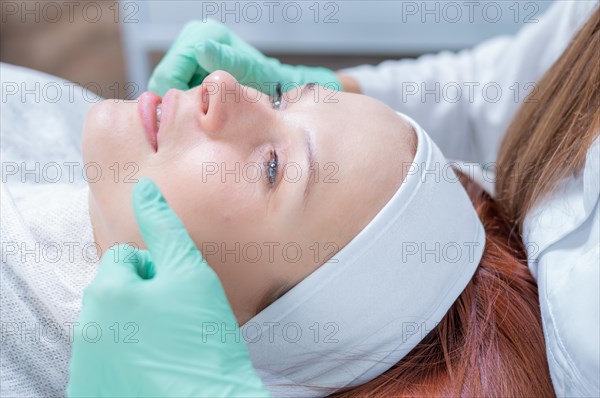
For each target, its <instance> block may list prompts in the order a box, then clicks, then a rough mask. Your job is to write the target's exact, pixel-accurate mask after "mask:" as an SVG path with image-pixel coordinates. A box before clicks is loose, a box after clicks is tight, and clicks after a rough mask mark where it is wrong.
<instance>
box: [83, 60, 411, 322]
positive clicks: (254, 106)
mask: <svg viewBox="0 0 600 398" xmlns="http://www.w3.org/2000/svg"><path fill="white" fill-rule="evenodd" d="M144 98H145V99H144ZM148 99H150V100H148ZM145 106H146V107H147V108H146V110H143V111H141V112H140V109H144V107H145ZM161 106H162V116H161V121H160V130H159V132H158V136H157V137H156V143H153V142H152V141H153V139H154V138H152V136H153V134H151V132H152V130H153V129H154V120H153V117H152V115H154V112H155V107H154V104H153V103H152V96H146V95H144V96H142V97H140V99H139V101H115V100H106V101H104V102H101V103H99V104H97V105H96V106H95V107H94V108H93V109H92V110H91V112H90V113H89V115H88V117H87V120H86V125H85V131H84V139H83V154H84V161H85V162H86V163H91V162H94V163H95V166H96V167H95V169H99V170H101V173H102V177H100V178H98V179H97V180H96V179H95V178H94V176H91V175H89V174H91V173H89V174H88V180H90V192H91V193H90V215H91V219H92V224H93V226H94V234H95V238H96V240H97V243H98V244H99V245H100V247H101V248H102V249H103V250H106V249H107V248H108V247H110V246H111V245H113V244H114V243H117V242H119V243H123V242H132V243H134V244H136V245H138V246H139V247H141V248H144V247H145V245H144V242H143V240H142V238H141V235H140V232H139V230H138V228H137V224H136V222H135V219H134V216H133V209H132V206H131V190H132V188H133V184H134V182H135V181H136V180H137V179H139V178H141V177H148V178H150V179H152V180H154V181H155V182H156V184H157V185H158V186H159V187H160V189H161V191H162V193H163V195H164V196H165V198H166V200H167V202H168V203H169V204H170V205H171V207H172V208H173V210H174V211H175V212H176V213H177V214H178V215H179V217H180V218H181V219H182V220H183V222H184V224H185V226H186V228H187V230H188V232H189V234H190V236H191V237H192V239H193V240H194V242H195V243H196V245H197V246H198V248H199V249H200V250H201V251H202V252H203V254H204V256H205V258H206V260H207V262H208V264H209V265H210V266H211V267H212V268H213V269H214V270H215V271H216V273H217V274H218V275H219V278H220V279H221V282H222V283H223V286H224V289H225V292H226V294H227V297H228V299H229V301H230V303H231V305H232V308H233V310H234V312H235V315H236V317H237V319H238V321H239V322H240V324H243V323H244V322H246V321H247V320H248V319H250V318H251V317H252V316H254V315H255V314H256V312H257V309H258V308H259V307H261V306H262V305H264V304H268V302H264V300H265V299H266V300H267V301H269V300H271V299H272V297H273V295H276V294H277V293H278V291H281V290H282V289H285V288H286V287H290V286H293V285H295V284H296V283H298V282H300V281H301V280H302V279H303V278H305V277H306V276H307V275H308V274H310V273H311V272H312V271H314V270H315V269H316V268H317V267H319V266H320V265H321V264H323V263H324V262H325V261H326V260H327V259H328V258H329V257H331V256H332V255H333V254H334V253H335V252H337V251H339V250H340V249H341V248H343V247H344V246H345V245H346V244H347V243H348V242H349V241H350V240H351V239H352V238H353V237H354V236H356V235H357V234H358V232H360V230H361V229H362V228H363V227H364V226H366V224H368V222H369V221H370V220H371V219H372V218H373V217H374V216H375V215H376V214H377V213H378V211H379V210H380V209H381V208H382V207H383V206H384V205H385V203H386V202H387V201H388V200H389V199H390V198H391V196H392V195H393V194H394V192H395V191H396V190H397V188H398V187H399V185H400V184H401V182H402V180H403V178H404V171H405V169H406V167H404V166H405V165H406V164H407V163H409V162H411V161H412V159H413V156H414V153H413V147H414V145H415V140H416V138H415V137H414V135H413V133H412V130H411V128H410V127H409V125H408V124H407V123H406V122H405V121H404V120H403V119H401V118H400V117H399V116H398V115H397V114H396V113H395V112H394V111H393V110H392V109H390V108H388V107H387V106H386V105H384V104H382V103H380V102H379V101H377V100H374V99H371V98H369V97H366V96H362V95H356V94H347V93H341V92H335V91H332V90H327V89H325V88H322V87H320V86H310V85H309V86H304V87H301V88H297V89H293V90H291V91H289V92H287V93H286V94H284V95H283V97H282V103H281V106H280V107H279V109H274V107H273V102H272V98H271V97H269V96H267V95H265V94H261V93H260V92H258V91H256V90H254V89H252V88H250V87H246V86H242V85H240V84H239V83H238V82H237V81H236V80H235V79H234V78H233V77H232V76H231V75H229V74H228V73H226V72H223V71H217V72H214V73H212V74H211V75H209V76H208V77H207V78H206V79H205V81H204V83H203V84H202V85H201V86H199V87H196V88H194V89H192V90H189V91H177V90H171V91H169V92H168V93H167V94H166V95H165V97H164V99H163V101H162V105H161ZM148 109H150V111H148ZM142 115H145V116H142ZM144 119H145V121H144ZM145 125H146V126H147V128H145ZM88 170H90V169H88ZM93 178H94V180H93V181H94V182H92V179H93Z"/></svg>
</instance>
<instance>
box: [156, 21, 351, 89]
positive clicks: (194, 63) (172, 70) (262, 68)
mask: <svg viewBox="0 0 600 398" xmlns="http://www.w3.org/2000/svg"><path fill="white" fill-rule="evenodd" d="M216 70H225V71H227V72H229V73H230V74H231V75H233V77H235V78H236V79H237V80H238V81H239V82H240V83H241V84H243V85H250V86H252V87H254V88H256V89H259V90H260V91H262V92H263V93H266V94H269V95H272V94H273V92H274V89H275V85H276V84H277V83H278V82H280V83H282V88H283V89H284V91H287V90H291V89H293V88H295V87H297V86H298V85H303V84H307V83H317V84H319V85H321V86H324V87H327V88H332V89H335V90H338V91H341V84H340V81H339V79H338V77H337V75H336V74H335V73H334V72H333V71H332V70H330V69H327V68H322V67H308V66H292V65H286V64H282V63H281V62H280V61H279V60H277V59H275V58H269V57H266V56H265V55H263V54H262V53H261V52H260V51H258V50H257V49H255V48H254V47H252V46H251V45H249V44H248V43H246V42H245V41H244V40H242V39H241V38H239V37H238V36H237V35H236V34H234V33H233V32H231V31H230V30H229V29H228V28H227V27H226V26H225V25H223V24H221V23H219V22H216V21H213V20H207V21H206V22H200V21H193V22H189V23H188V24H187V25H186V26H185V27H184V28H183V30H182V31H181V33H180V35H179V37H178V38H177V40H175V43H173V45H172V46H171V48H170V49H169V51H168V52H167V54H166V55H165V57H164V58H163V60H162V61H161V62H160V63H159V64H158V66H157V67H156V69H155V70H154V73H153V74H152V77H151V78H150V82H149V83H148V87H149V89H150V90H151V91H154V92H155V93H157V94H159V95H164V93H165V92H166V91H167V90H168V89H169V88H177V89H181V90H186V89H188V88H192V87H195V86H197V85H199V84H200V83H202V81H203V80H204V78H205V77H206V76H207V75H208V74H209V73H211V72H214V71H216Z"/></svg>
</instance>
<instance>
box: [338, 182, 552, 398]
mask: <svg viewBox="0 0 600 398" xmlns="http://www.w3.org/2000/svg"><path fill="white" fill-rule="evenodd" d="M461 181H462V182H463V185H464V186H465V188H466V190H467V192H468V194H469V197H470V198H471V200H472V201H473V204H474V206H475V208H476V210H477V213H478V214H479V217H480V218H481V220H482V223H483V225H484V228H485V231H486V234H487V237H486V247H485V250H484V253H483V257H482V259H481V262H480V265H479V267H478V269H477V271H476V272H475V274H474V276H473V278H472V280H471V281H470V282H469V284H468V285H467V286H466V288H465V289H464V291H463V292H462V293H461V295H460V296H459V298H458V299H457V300H456V302H455V303H454V304H453V305H452V307H451V308H450V310H449V311H448V313H447V314H446V316H445V317H444V318H443V319H442V320H441V321H440V323H439V324H438V325H437V327H436V328H434V329H433V330H432V331H431V332H430V333H429V334H428V335H427V336H426V337H425V339H424V340H423V341H421V342H420V343H419V344H418V345H417V346H416V347H415V348H414V349H413V350H412V351H411V352H410V353H409V354H408V355H407V356H406V357H405V358H403V359H402V360H401V361H400V362H398V363H397V364H396V365H394V366H393V367H392V368H391V369H390V370H388V371H387V372H386V373H384V374H382V375H381V376H379V377H378V378H376V379H374V380H372V381H370V382H368V383H366V384H364V385H361V386H359V387H356V388H353V389H351V390H348V391H344V392H341V393H337V394H334V396H336V397H343V398H351V397H352V398H357V397H361V398H362V397H382V398H383V397H385V398H387V397H398V396H412V397H442V396H443V397H447V396H453V397H549V396H554V390H553V387H552V382H551V379H550V373H549V369H548V363H547V359H546V349H545V343H544V336H543V333H542V321H541V316H540V309H539V302H538V292H537V285H536V283H535V280H534V279H533V276H532V275H531V273H530V272H529V269H528V268H527V265H526V253H525V249H524V247H523V244H522V243H521V240H520V239H519V236H518V235H516V234H512V233H511V230H513V228H512V225H511V224H510V223H509V222H508V221H507V219H506V217H504V216H503V215H502V214H501V212H500V210H499V207H498V205H497V204H496V202H495V201H494V200H493V199H492V198H491V197H490V196H489V195H488V194H487V193H485V192H484V191H483V189H482V188H481V187H480V186H479V185H477V184H476V183H474V182H473V181H470V180H468V179H467V178H466V177H465V176H462V175H461Z"/></svg>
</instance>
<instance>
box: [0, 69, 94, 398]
mask: <svg viewBox="0 0 600 398" xmlns="http://www.w3.org/2000/svg"><path fill="white" fill-rule="evenodd" d="M0 76H1V79H2V87H3V93H2V95H3V98H2V112H1V113H0V132H1V136H0V137H1V140H2V145H1V151H2V184H1V190H2V192H1V197H0V201H1V214H2V222H1V239H2V249H1V257H2V268H1V269H0V319H1V338H0V344H1V349H0V363H1V374H0V396H2V397H37V396H39V397H58V396H64V394H65V392H64V391H65V387H66V383H67V377H68V373H67V372H68V363H69V357H70V342H71V339H70V338H71V336H72V334H73V333H81V332H82V327H83V325H79V326H77V325H73V324H72V322H74V320H75V319H76V317H77V314H78V312H79V308H80V302H81V296H82V290H83V287H84V286H85V285H87V284H88V283H89V282H90V281H91V279H92V278H93V276H94V275H95V271H96V267H97V260H98V253H97V250H96V247H95V245H94V244H93V235H92V229H91V224H90V220H89V216H88V202H87V199H88V195H87V194H88V188H87V184H86V182H85V181H84V179H83V173H82V165H81V162H82V160H81V152H80V135H81V131H82V127H83V121H84V117H85V115H86V114H87V111H88V109H89V107H90V106H91V105H92V104H93V103H94V102H95V100H97V98H96V97H95V96H94V95H93V94H92V93H87V92H85V97H83V96H82V94H83V93H84V91H83V89H81V88H77V89H75V88H73V86H72V85H71V86H70V87H71V90H73V92H72V94H73V96H72V97H70V96H69V95H68V92H67V91H64V92H62V93H60V94H61V96H60V97H56V98H58V99H57V100H56V101H55V102H49V101H47V99H48V98H49V97H48V96H49V95H52V96H54V94H51V93H50V91H48V90H49V87H50V88H52V87H54V88H56V87H63V88H64V89H65V90H69V85H70V84H69V83H68V82H65V81H64V80H62V79H58V78H56V77H53V76H49V75H45V74H42V73H39V72H35V71H31V70H28V69H25V68H20V67H15V66H11V65H7V64H0ZM63 83H67V85H63ZM15 87H16V88H17V92H16V93H15V95H9V94H8V92H9V91H10V90H12V88H15ZM44 87H46V88H44ZM5 88H6V89H7V90H9V91H7V90H5ZM43 90H46V93H45V94H44V91H43ZM25 92H28V93H29V94H27V95H25ZM45 95H46V97H44V96H45ZM53 98H55V97H53ZM86 99H88V100H86ZM65 162H72V164H71V166H70V167H71V168H70V169H69V166H65ZM57 170H60V171H57ZM69 170H72V171H73V173H72V176H69V175H68V174H69Z"/></svg>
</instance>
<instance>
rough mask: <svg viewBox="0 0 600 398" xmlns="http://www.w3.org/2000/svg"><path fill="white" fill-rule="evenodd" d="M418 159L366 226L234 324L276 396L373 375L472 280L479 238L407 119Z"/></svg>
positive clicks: (444, 172)
mask: <svg viewBox="0 0 600 398" xmlns="http://www.w3.org/2000/svg"><path fill="white" fill-rule="evenodd" d="M401 117H404V118H406V119H407V120H408V121H409V122H410V123H411V124H412V125H413V127H414V129H415V130H416V132H417V137H418V145H417V153H416V155H415V158H414V160H413V161H412V162H407V165H406V166H407V170H409V171H408V173H407V177H406V178H405V180H404V181H403V182H402V185H401V186H400V188H399V189H398V190H397V191H396V193H395V194H394V196H393V197H392V198H391V199H390V200H389V202H388V203H387V204H386V205H385V206H384V208H383V209H382V210H381V211H380V212H379V213H378V214H377V215H376V216H375V218H374V219H373V220H371V222H370V223H369V224H368V225H367V226H366V227H365V228H364V229H363V230H362V231H361V232H360V233H359V234H358V235H357V236H356V237H355V238H354V239H353V240H352V241H351V242H350V243H349V244H348V245H346V246H345V247H344V248H343V249H342V250H340V251H339V252H338V253H337V254H336V255H334V256H333V258H332V259H331V260H329V261H328V262H327V263H326V264H323V265H322V266H321V267H319V268H318V269H317V270H316V271H314V272H313V273H312V274H310V275H309V276H308V277H306V278H305V279H304V280H302V281H301V282H300V283H299V284H297V285H296V286H294V287H293V288H292V289H291V290H290V291H289V292H288V293H286V294H285V295H284V296H283V297H281V298H280V299H278V300H276V301H275V302H274V303H272V304H271V305H270V306H269V307H267V308H266V309H265V310H263V311H262V312H260V313H259V314H258V315H256V316H255V317H254V318H252V319H251V320H250V321H248V322H247V323H246V324H244V325H243V326H242V334H243V335H244V338H245V339H246V342H247V343H248V348H249V351H250V356H251V358H252V362H253V364H254V367H255V369H256V370H257V372H258V373H259V375H260V376H261V378H262V379H263V382H264V383H265V385H266V386H267V388H269V390H270V391H271V393H272V394H273V395H274V396H285V397H323V396H326V395H328V394H330V393H332V392H333V391H335V390H336V389H339V388H343V387H349V386H354V385H358V384H362V383H365V382H367V381H369V380H372V379H374V378H375V377H377V376H379V375H380V374H382V373H383V372H385V371H386V370H388V369H389V368H391V367H392V366H393V365H394V364H396V363H397V362H398V361H399V360H401V359H402V358H403V357H404V356H405V355H407V354H408V353H409V352H410V351H411V350H412V349H413V348H414V347H415V346H416V345H417V344H418V343H419V342H420V341H421V340H422V339H423V338H425V336H426V335H427V334H428V333H429V332H430V331H431V330H433V328H434V327H435V326H436V325H437V323H438V322H439V321H440V320H441V319H442V318H443V317H444V316H445V314H446V312H447V311H448V309H449V308H450V306H451V305H452V304H453V303H454V301H455V300H456V299H457V297H458V296H459V295H460V293H461V292H462V291H463V290H464V288H465V286H466V285H467V283H468V282H469V281H470V280H471V277H472V276H473V274H474V272H475V270H476V269H477V265H478V264H479V261H480V259H481V256H482V253H483V249H484V246H485V232H484V230H483V226H482V224H481V221H480V220H479V217H478V215H477V213H476V212H475V209H474V208H473V205H472V203H471V200H470V199H469V197H468V196H467V194H466V192H465V190H464V188H463V186H462V184H461V183H460V181H459V180H458V178H457V177H456V175H455V173H454V172H453V171H452V169H451V168H446V166H447V165H448V164H449V162H448V161H447V160H446V158H445V157H444V156H443V154H442V153H441V152H440V150H439V149H438V148H437V146H436V145H435V144H434V143H433V141H432V140H431V139H430V138H429V137H428V136H427V134H426V133H425V131H423V129H421V128H420V127H419V126H418V125H417V124H416V122H414V121H413V120H412V119H410V118H408V117H406V116H404V115H401Z"/></svg>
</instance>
